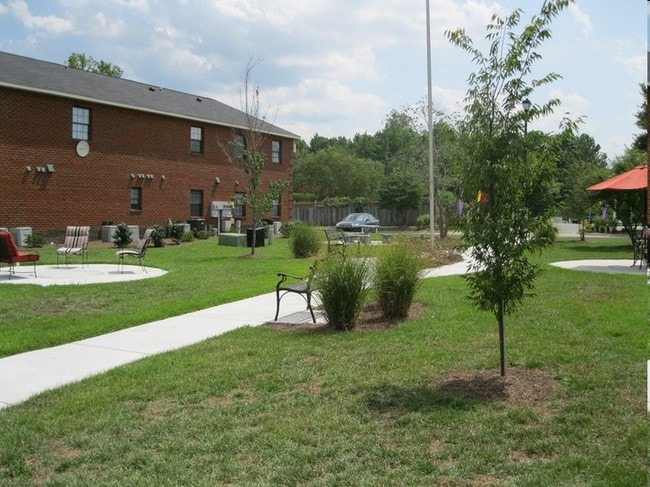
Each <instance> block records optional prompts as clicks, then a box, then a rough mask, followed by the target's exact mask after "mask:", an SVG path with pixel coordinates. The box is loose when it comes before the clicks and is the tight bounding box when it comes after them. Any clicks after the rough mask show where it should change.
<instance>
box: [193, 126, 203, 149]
mask: <svg viewBox="0 0 650 487" xmlns="http://www.w3.org/2000/svg"><path fill="white" fill-rule="evenodd" d="M190 150H191V151H192V152H196V153H199V154H200V153H202V152H203V129H202V128H201V127H190Z"/></svg>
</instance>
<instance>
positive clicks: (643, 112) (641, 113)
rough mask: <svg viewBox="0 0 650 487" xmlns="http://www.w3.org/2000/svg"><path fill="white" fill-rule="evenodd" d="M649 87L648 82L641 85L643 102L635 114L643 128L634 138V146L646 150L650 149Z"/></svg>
mask: <svg viewBox="0 0 650 487" xmlns="http://www.w3.org/2000/svg"><path fill="white" fill-rule="evenodd" d="M648 88H649V86H648V85H647V84H642V85H641V96H642V97H643V102H642V103H641V105H640V106H639V110H638V111H637V112H636V114H635V116H636V126H637V127H639V128H640V129H641V133H640V134H639V135H637V136H636V137H635V138H634V148H635V149H638V150H640V151H644V152H645V151H647V150H648Z"/></svg>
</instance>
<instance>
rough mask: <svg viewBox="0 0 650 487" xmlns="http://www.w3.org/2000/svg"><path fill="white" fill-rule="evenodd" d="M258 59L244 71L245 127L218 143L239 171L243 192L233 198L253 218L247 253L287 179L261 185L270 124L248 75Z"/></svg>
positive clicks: (243, 104) (252, 246)
mask: <svg viewBox="0 0 650 487" xmlns="http://www.w3.org/2000/svg"><path fill="white" fill-rule="evenodd" d="M260 62H261V59H259V58H256V59H252V58H251V59H250V60H249V61H248V64H247V65H246V70H245V71H244V92H243V93H242V109H243V111H244V113H245V114H246V128H245V129H243V130H240V131H237V132H235V133H234V134H233V135H234V137H233V141H232V142H231V143H230V144H228V145H224V144H220V146H221V150H222V151H223V153H224V155H225V156H226V159H227V160H228V161H229V162H230V163H231V164H232V165H233V166H234V167H235V168H236V169H237V170H238V171H239V172H240V173H241V174H242V180H243V181H244V189H245V190H246V192H245V193H244V194H242V195H239V196H237V197H236V198H235V199H236V201H237V203H238V204H243V205H248V207H249V208H250V210H251V216H252V219H253V235H252V245H251V255H255V247H256V245H257V232H256V231H255V229H256V228H257V225H258V224H259V223H260V222H261V220H262V217H264V215H266V214H267V213H268V212H269V211H271V209H272V208H273V201H274V200H279V199H280V198H281V197H282V193H283V192H284V190H285V189H286V188H287V186H289V183H288V182H287V181H279V180H278V181H270V182H269V183H268V185H267V186H266V188H264V187H263V186H262V173H263V172H264V167H265V162H266V157H267V156H266V153H264V152H263V150H264V149H263V148H264V143H265V141H266V139H267V137H268V133H269V130H270V129H271V124H270V123H269V122H267V121H266V115H267V114H266V112H264V113H263V112H262V109H261V107H260V90H259V86H253V85H252V81H251V75H252V72H253V70H254V68H255V67H256V66H257V65H258V64H259V63H260Z"/></svg>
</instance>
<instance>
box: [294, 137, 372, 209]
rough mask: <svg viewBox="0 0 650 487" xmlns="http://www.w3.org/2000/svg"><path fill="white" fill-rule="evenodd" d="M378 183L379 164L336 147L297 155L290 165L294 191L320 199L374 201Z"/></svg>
mask: <svg viewBox="0 0 650 487" xmlns="http://www.w3.org/2000/svg"><path fill="white" fill-rule="evenodd" d="M382 179H383V167H382V165H381V163H380V162H378V161H373V160H370V159H363V158H360V157H357V156H355V155H354V154H352V153H350V152H349V151H347V150H345V149H344V148H342V147H341V146H339V145H332V146H329V147H327V148H325V149H321V150H319V151H318V152H316V153H301V154H298V155H297V156H296V161H295V165H294V191H297V192H307V193H315V194H318V195H319V196H321V197H322V198H329V197H335V196H343V197H348V198H358V197H362V198H375V197H376V196H377V191H378V189H379V187H380V185H381V182H382Z"/></svg>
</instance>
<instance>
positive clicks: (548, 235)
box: [535, 220, 558, 246]
mask: <svg viewBox="0 0 650 487" xmlns="http://www.w3.org/2000/svg"><path fill="white" fill-rule="evenodd" d="M557 233H558V230H557V228H556V227H555V226H554V225H553V222H552V221H551V220H548V221H547V222H545V223H544V226H542V227H540V228H538V229H537V231H536V232H535V240H538V241H540V242H542V243H543V245H545V246H546V245H553V244H554V243H555V237H556V236H557Z"/></svg>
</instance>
